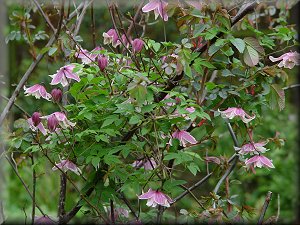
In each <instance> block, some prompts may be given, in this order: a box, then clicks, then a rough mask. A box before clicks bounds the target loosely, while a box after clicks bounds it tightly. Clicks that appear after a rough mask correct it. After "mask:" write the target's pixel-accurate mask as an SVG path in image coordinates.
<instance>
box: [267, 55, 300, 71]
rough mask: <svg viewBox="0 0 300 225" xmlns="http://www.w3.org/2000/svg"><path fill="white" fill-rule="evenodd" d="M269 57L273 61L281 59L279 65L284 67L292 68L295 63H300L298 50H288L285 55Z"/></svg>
mask: <svg viewBox="0 0 300 225" xmlns="http://www.w3.org/2000/svg"><path fill="white" fill-rule="evenodd" d="M269 59H270V60H271V61H272V62H277V61H280V60H281V62H280V63H279V64H278V67H280V68H281V67H284V68H289V69H292V68H294V66H295V65H297V66H298V65H300V54H299V53H298V52H292V51H291V52H288V53H285V54H283V55H281V56H280V57H278V58H275V57H273V56H269Z"/></svg>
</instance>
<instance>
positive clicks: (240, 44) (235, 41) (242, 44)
mask: <svg viewBox="0 0 300 225" xmlns="http://www.w3.org/2000/svg"><path fill="white" fill-rule="evenodd" d="M230 42H231V43H232V44H233V45H234V47H236V48H237V50H238V51H239V52H240V53H243V52H244V49H245V46H246V45H245V42H244V41H243V40H242V39H240V38H234V39H230Z"/></svg>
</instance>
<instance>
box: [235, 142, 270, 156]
mask: <svg viewBox="0 0 300 225" xmlns="http://www.w3.org/2000/svg"><path fill="white" fill-rule="evenodd" d="M267 143H268V142H257V143H248V144H245V145H243V146H242V147H241V148H238V147H234V149H235V150H236V151H239V154H242V155H245V154H248V153H250V154H253V153H255V152H256V153H258V152H260V153H265V152H266V150H267V149H266V148H265V147H263V146H265V145H266V144H267Z"/></svg>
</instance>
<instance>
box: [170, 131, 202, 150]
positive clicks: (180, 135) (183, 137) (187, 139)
mask: <svg viewBox="0 0 300 225" xmlns="http://www.w3.org/2000/svg"><path fill="white" fill-rule="evenodd" d="M172 138H176V139H178V140H179V141H180V145H181V146H183V147H186V144H187V143H190V144H197V141H196V139H195V138H194V137H193V136H192V135H190V133H189V132H187V131H185V130H176V131H175V132H174V133H173V134H172ZM171 142H172V139H171V140H170V142H169V143H170V144H171Z"/></svg>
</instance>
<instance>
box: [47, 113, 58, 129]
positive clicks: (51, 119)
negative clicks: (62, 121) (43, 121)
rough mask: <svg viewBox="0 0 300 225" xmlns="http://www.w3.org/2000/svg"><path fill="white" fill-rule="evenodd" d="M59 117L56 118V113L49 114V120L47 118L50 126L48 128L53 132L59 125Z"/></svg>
mask: <svg viewBox="0 0 300 225" xmlns="http://www.w3.org/2000/svg"><path fill="white" fill-rule="evenodd" d="M58 123H59V122H58V119H57V118H56V116H55V115H52V116H49V117H48V120H47V126H48V129H49V130H50V131H51V132H54V131H55V129H56V127H57V126H58Z"/></svg>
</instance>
